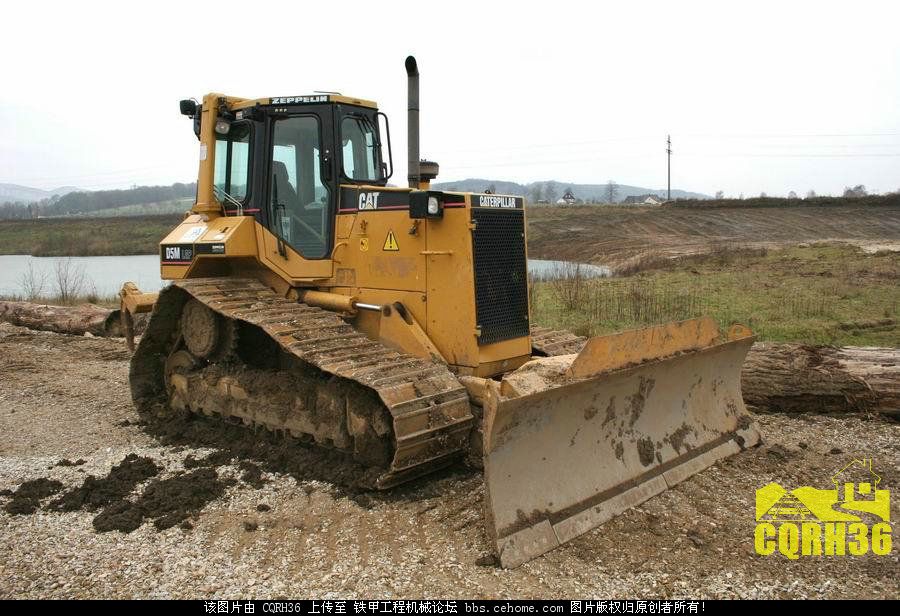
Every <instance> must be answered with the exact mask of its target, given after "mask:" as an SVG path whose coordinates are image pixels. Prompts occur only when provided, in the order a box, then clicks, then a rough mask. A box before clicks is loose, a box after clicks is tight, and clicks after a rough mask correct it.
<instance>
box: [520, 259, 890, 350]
mask: <svg viewBox="0 0 900 616" xmlns="http://www.w3.org/2000/svg"><path fill="white" fill-rule="evenodd" d="M660 266H661V267H660ZM532 315H533V319H534V321H535V322H537V323H539V324H541V325H547V326H552V327H559V328H566V329H571V330H573V331H576V332H577V333H579V334H582V335H596V334H603V333H609V332H614V331H620V330H623V329H630V328H635V327H643V326H645V325H651V324H655V323H661V322H665V321H670V320H679V319H687V318H692V317H696V316H700V315H710V316H712V317H714V318H715V319H716V320H717V321H718V322H719V323H720V325H722V326H727V325H729V324H731V323H735V322H737V323H743V324H745V325H748V326H750V327H751V328H752V329H753V330H754V332H756V334H757V335H758V336H759V338H760V339H761V340H773V341H794V342H805V343H811V344H835V345H879V346H898V345H900V325H898V318H900V253H897V252H878V253H874V254H868V253H865V252H864V251H862V250H860V249H859V248H857V247H854V246H849V245H821V244H816V245H811V246H806V247H803V246H798V247H793V248H787V249H780V250H767V249H760V248H752V249H735V248H732V249H729V250H721V251H719V252H716V253H713V254H709V255H704V256H693V257H683V258H681V259H677V260H675V261H669V262H665V263H662V262H657V263H656V269H650V270H648V271H642V272H640V273H637V274H635V275H632V276H626V277H621V278H607V279H594V280H584V279H581V277H579V276H578V275H577V274H576V272H575V271H574V270H569V271H568V276H564V277H563V278H562V279H560V280H556V281H547V282H539V283H537V284H536V285H535V286H534V290H533V292H532Z"/></svg>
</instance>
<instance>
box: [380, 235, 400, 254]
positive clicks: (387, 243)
mask: <svg viewBox="0 0 900 616" xmlns="http://www.w3.org/2000/svg"><path fill="white" fill-rule="evenodd" d="M382 250H389V251H397V250H400V246H399V245H398V244H397V238H396V237H394V232H393V231H388V234H387V237H386V238H384V246H383V247H382Z"/></svg>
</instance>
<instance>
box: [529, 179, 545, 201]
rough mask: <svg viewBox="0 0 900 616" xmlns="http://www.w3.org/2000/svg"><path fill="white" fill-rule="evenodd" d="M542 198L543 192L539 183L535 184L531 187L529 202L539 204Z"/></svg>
mask: <svg viewBox="0 0 900 616" xmlns="http://www.w3.org/2000/svg"><path fill="white" fill-rule="evenodd" d="M543 198H544V191H543V190H542V187H541V183H540V182H536V183H535V184H534V186H532V187H531V202H532V203H540V202H541V200H542V199H543Z"/></svg>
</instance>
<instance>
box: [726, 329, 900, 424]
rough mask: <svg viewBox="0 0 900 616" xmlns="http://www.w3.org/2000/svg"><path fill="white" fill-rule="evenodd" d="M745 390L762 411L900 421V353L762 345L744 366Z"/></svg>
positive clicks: (893, 350) (751, 404) (879, 349)
mask: <svg viewBox="0 0 900 616" xmlns="http://www.w3.org/2000/svg"><path fill="white" fill-rule="evenodd" d="M741 387H742V391H743V394H744V401H745V402H746V403H747V405H748V406H749V407H750V408H751V409H752V410H754V411H757V412H769V411H781V412H788V413H796V412H813V413H844V412H870V413H882V414H887V415H893V416H895V417H900V349H897V348H884V347H840V348H837V347H826V346H812V345H805V344H788V343H774V342H759V343H756V344H754V345H753V348H752V349H751V350H750V353H749V354H748V355H747V361H746V362H744V369H743V374H742V379H741Z"/></svg>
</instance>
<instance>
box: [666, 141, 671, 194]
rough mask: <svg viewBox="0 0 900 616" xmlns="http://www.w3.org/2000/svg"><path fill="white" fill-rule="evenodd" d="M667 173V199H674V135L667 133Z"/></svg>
mask: <svg viewBox="0 0 900 616" xmlns="http://www.w3.org/2000/svg"><path fill="white" fill-rule="evenodd" d="M666 175H668V190H667V193H666V201H671V200H672V135H666Z"/></svg>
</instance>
